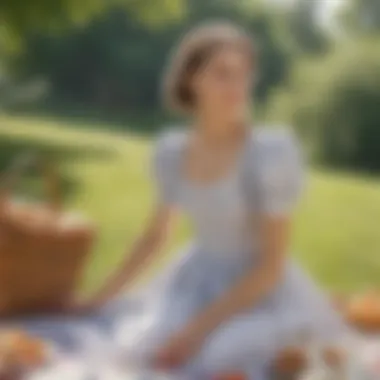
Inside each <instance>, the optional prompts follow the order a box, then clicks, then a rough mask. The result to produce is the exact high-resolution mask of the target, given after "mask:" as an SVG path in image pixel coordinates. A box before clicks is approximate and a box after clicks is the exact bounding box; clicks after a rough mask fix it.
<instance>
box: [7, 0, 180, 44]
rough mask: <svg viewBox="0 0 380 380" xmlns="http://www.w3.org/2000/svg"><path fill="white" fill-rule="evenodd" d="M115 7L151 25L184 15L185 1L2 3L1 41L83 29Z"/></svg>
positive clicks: (10, 0) (33, 0)
mask: <svg viewBox="0 0 380 380" xmlns="http://www.w3.org/2000/svg"><path fill="white" fill-rule="evenodd" d="M115 6H121V7H124V8H125V9H126V10H127V11H129V12H132V13H133V14H134V16H135V17H136V18H139V19H140V20H144V21H146V22H149V23H156V22H160V21H163V20H165V21H167V20H168V19H172V18H176V17H178V16H179V15H180V14H182V12H183V0H138V1H134V0H80V1H77V0H54V1H51V0H28V1H15V0H2V1H1V2H0V26H1V27H0V38H1V40H0V41H1V42H2V44H3V45H4V44H5V43H9V42H10V41H11V40H12V41H14V40H17V42H21V41H22V40H23V39H24V37H25V36H28V35H29V34H30V33H31V32H33V31H35V30H46V29H48V30H57V29H58V30H59V29H61V28H63V27H66V26H68V25H73V24H74V25H82V24H83V23H86V22H88V21H89V20H90V19H91V18H92V17H94V16H97V15H100V14H101V13H102V12H104V11H105V10H106V9H107V8H110V7H111V8H112V7H115Z"/></svg>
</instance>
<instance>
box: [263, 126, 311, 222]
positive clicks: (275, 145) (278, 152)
mask: <svg viewBox="0 0 380 380" xmlns="http://www.w3.org/2000/svg"><path fill="white" fill-rule="evenodd" d="M258 150H259V152H258V153H259V156H258V158H259V159H258V168H257V170H258V177H257V178H256V179H257V181H258V183H257V188H258V193H259V200H258V201H259V209H260V211H261V213H263V214H269V215H273V216H280V215H282V216H283V215H287V214H289V213H291V212H292V211H293V209H294V208H295V206H296V205H297V203H298V202H297V201H298V200H299V198H300V195H301V192H302V189H303V184H304V169H303V164H302V161H303V160H302V154H301V152H300V149H299V146H298V143H297V141H296V138H295V136H294V135H293V134H292V133H291V132H288V131H275V132H272V135H270V136H267V138H266V139H264V141H262V143H261V144H258Z"/></svg>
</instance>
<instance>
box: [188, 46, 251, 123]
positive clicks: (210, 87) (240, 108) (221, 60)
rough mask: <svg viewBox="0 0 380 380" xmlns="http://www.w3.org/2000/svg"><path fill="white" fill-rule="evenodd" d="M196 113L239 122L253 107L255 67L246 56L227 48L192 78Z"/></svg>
mask: <svg viewBox="0 0 380 380" xmlns="http://www.w3.org/2000/svg"><path fill="white" fill-rule="evenodd" d="M192 89H193V91H194V94H195V99H196V110H197V111H198V112H205V113H207V114H208V115H215V117H216V118H222V119H223V120H226V121H229V122H233V121H240V120H241V119H242V118H244V117H245V116H246V114H247V111H248V108H249V106H250V95H251V89H252V67H251V62H250V60H249V59H248V55H247V54H245V52H243V51H241V50H238V49H234V48H231V47H226V48H223V49H220V50H219V51H217V52H215V53H214V54H213V55H212V57H211V58H210V59H209V60H208V62H206V64H205V65H204V66H203V68H202V69H200V70H199V71H198V72H197V73H196V74H195V75H194V77H193V81H192Z"/></svg>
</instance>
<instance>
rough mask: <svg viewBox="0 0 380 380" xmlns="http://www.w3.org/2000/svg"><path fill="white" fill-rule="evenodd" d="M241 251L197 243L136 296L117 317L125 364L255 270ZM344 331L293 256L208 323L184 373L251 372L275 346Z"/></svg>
mask: <svg viewBox="0 0 380 380" xmlns="http://www.w3.org/2000/svg"><path fill="white" fill-rule="evenodd" d="M242 257H243V255H241V254H236V255H234V254H229V255H225V256H224V255H223V256H219V255H217V254H215V253H213V254H211V253H208V252H204V251H202V250H201V249H199V248H197V247H196V246H191V247H189V248H187V249H185V250H184V251H183V253H182V254H181V255H180V259H179V260H177V261H176V262H175V263H174V264H173V265H171V266H170V268H169V269H168V270H167V271H166V272H165V273H164V274H163V275H162V276H161V277H160V278H159V279H158V280H157V281H154V282H153V283H152V284H151V285H150V286H149V287H148V289H147V290H146V292H145V293H144V295H142V296H141V299H140V302H141V306H142V307H141V309H140V312H139V313H137V314H135V315H134V316H131V317H130V318H126V317H125V315H121V318H120V321H119V322H118V323H117V324H116V325H117V330H116V339H117V343H118V346H119V347H120V348H121V350H122V351H123V352H124V355H125V357H126V358H127V360H129V361H130V362H131V363H132V364H135V365H138V366H142V367H149V364H150V360H151V359H152V357H153V355H154V353H155V352H156V350H157V349H158V347H159V346H160V345H161V344H163V343H164V342H165V341H166V340H167V339H168V338H169V337H170V336H171V335H172V334H173V333H175V332H177V331H178V330H180V329H181V328H182V327H184V326H185V325H186V323H187V322H189V321H190V320H191V318H192V317H194V316H196V315H197V313H199V312H200V311H202V310H203V309H204V308H205V307H207V306H208V305H210V304H211V303H212V302H213V301H215V300H217V299H218V298H219V297H222V296H223V294H224V293H225V292H226V291H227V290H228V289H229V288H230V287H231V286H232V285H233V284H234V283H236V281H238V280H239V279H241V278H242V276H244V275H248V274H252V275H254V270H255V269H256V268H257V266H258V262H255V260H253V259H251V258H250V257H251V256H250V255H246V256H245V257H246V258H245V259H242ZM344 333H345V327H344V324H343V323H342V321H341V319H340V317H339V316H338V314H337V313H335V311H334V310H333V308H332V307H331V305H330V304H329V302H328V300H327V298H326V297H325V296H324V294H322V293H321V292H320V290H319V289H318V288H317V287H316V286H315V285H314V283H313V281H312V280H311V279H310V278H309V277H308V276H307V275H306V274H305V273H304V272H303V271H302V270H301V268H299V267H298V266H297V265H296V264H295V263H294V262H293V261H291V260H289V261H288V262H287V263H286V267H285V270H284V272H283V276H282V277H281V278H280V280H279V282H278V284H277V285H276V287H275V289H274V290H273V291H272V292H271V293H270V294H268V295H267V296H265V297H263V299H262V300H261V301H260V302H259V303H258V304H256V305H255V306H254V307H252V308H251V309H249V310H246V311H244V312H242V313H240V314H238V315H236V316H235V317H233V318H232V319H231V320H228V321H226V322H225V323H224V324H222V325H221V326H219V327H218V328H217V329H216V330H214V331H213V332H212V333H211V334H210V335H209V337H208V338H207V339H206V341H205V342H204V345H203V349H202V350H201V351H200V352H199V353H198V355H197V356H196V357H195V358H194V359H193V361H192V362H191V363H189V365H188V367H187V368H184V369H183V372H184V373H185V372H191V371H195V372H199V373H207V374H215V373H219V372H225V371H234V370H237V369H238V370H240V371H241V370H242V369H244V371H246V372H247V373H253V372H257V371H258V370H260V369H262V367H263V366H264V367H265V366H266V365H267V364H269V363H270V362H271V361H272V359H273V358H274V356H275V355H276V353H278V352H279V351H280V350H281V349H283V348H284V347H287V346H289V345H292V344H301V343H304V342H303V341H304V340H305V338H306V339H309V340H318V341H319V342H322V343H323V342H324V343H326V344H331V343H334V342H336V341H337V340H339V339H340V338H341V336H342V334H344Z"/></svg>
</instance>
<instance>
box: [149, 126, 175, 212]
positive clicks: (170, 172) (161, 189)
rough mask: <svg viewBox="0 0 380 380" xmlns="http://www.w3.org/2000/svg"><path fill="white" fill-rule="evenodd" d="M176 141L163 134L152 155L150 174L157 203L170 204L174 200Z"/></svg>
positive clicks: (167, 134)
mask: <svg viewBox="0 0 380 380" xmlns="http://www.w3.org/2000/svg"><path fill="white" fill-rule="evenodd" d="M176 148H177V139H176V136H173V134H172V133H170V132H169V133H164V134H162V135H161V136H159V138H158V139H157V142H156V144H155V146H154V149H153V154H152V174H153V182H154V185H155V189H156V194H157V198H158V201H159V202H160V203H163V204H172V203H174V202H175V198H176V182H177V181H176V175H175V172H176V170H175V166H176V164H177V160H176V154H175V153H176V151H177V149H176Z"/></svg>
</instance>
